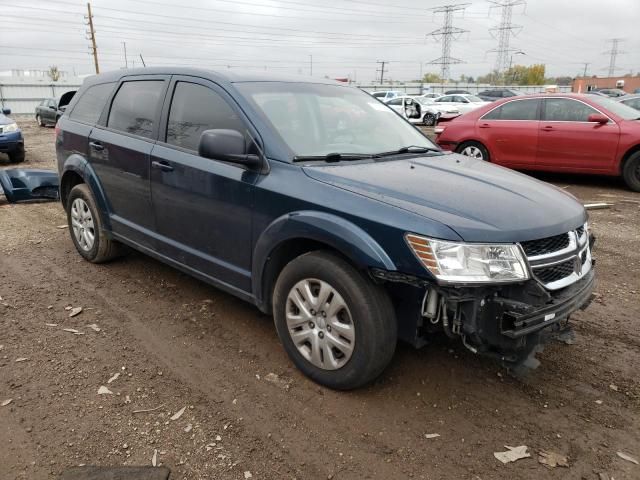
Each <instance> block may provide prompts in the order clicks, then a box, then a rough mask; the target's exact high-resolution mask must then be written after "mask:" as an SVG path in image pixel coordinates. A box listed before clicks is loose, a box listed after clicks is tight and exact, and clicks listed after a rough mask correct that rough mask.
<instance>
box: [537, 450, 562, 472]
mask: <svg viewBox="0 0 640 480" xmlns="http://www.w3.org/2000/svg"><path fill="white" fill-rule="evenodd" d="M538 462H540V463H541V464H542V465H544V466H545V467H547V468H555V467H568V466H569V461H568V460H567V457H566V456H565V455H561V454H559V453H557V452H552V451H547V450H540V451H539V452H538Z"/></svg>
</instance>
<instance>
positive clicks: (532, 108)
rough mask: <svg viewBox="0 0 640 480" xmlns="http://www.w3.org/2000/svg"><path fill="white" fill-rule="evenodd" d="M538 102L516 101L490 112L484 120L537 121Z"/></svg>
mask: <svg viewBox="0 0 640 480" xmlns="http://www.w3.org/2000/svg"><path fill="white" fill-rule="evenodd" d="M539 103H540V101H539V100H516V101H513V102H508V103H505V104H503V105H501V106H499V107H498V108H496V109H494V110H491V111H490V112H489V113H487V114H486V115H485V116H484V117H482V118H483V119H484V120H538V104H539Z"/></svg>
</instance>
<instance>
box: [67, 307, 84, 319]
mask: <svg viewBox="0 0 640 480" xmlns="http://www.w3.org/2000/svg"><path fill="white" fill-rule="evenodd" d="M81 313H82V307H76V308H72V309H71V312H70V313H69V317H75V316H76V315H80V314H81Z"/></svg>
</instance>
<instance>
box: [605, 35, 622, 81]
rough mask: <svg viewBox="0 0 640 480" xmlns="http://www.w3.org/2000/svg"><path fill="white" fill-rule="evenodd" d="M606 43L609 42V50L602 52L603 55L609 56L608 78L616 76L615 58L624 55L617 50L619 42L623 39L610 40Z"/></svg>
mask: <svg viewBox="0 0 640 480" xmlns="http://www.w3.org/2000/svg"><path fill="white" fill-rule="evenodd" d="M608 41H609V42H611V50H608V51H606V52H603V55H609V77H613V76H614V75H615V74H616V59H617V57H618V55H621V54H623V53H625V52H621V51H620V50H619V49H618V46H619V44H620V42H622V41H624V38H612V39H610V40H608Z"/></svg>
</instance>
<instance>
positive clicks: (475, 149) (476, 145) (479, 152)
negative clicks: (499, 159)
mask: <svg viewBox="0 0 640 480" xmlns="http://www.w3.org/2000/svg"><path fill="white" fill-rule="evenodd" d="M456 152H457V153H459V154H461V155H464V156H466V157H472V158H475V159H477V160H484V161H485V162H490V161H491V158H490V156H489V151H488V150H487V148H486V147H485V146H484V145H483V144H481V143H480V142H475V141H470V142H464V143H463V144H461V145H460V146H458V148H457V149H456ZM465 152H466V153H465Z"/></svg>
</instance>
